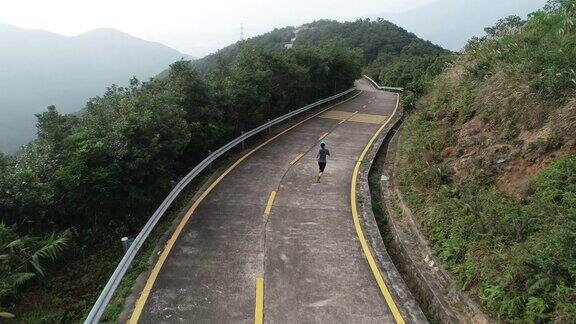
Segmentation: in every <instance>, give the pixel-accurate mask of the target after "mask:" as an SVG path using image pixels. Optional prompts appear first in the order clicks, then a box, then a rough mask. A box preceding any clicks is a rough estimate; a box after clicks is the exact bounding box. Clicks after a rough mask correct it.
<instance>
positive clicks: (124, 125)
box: [0, 44, 361, 302]
mask: <svg viewBox="0 0 576 324" xmlns="http://www.w3.org/2000/svg"><path fill="white" fill-rule="evenodd" d="M360 70H361V54H360V53H358V52H357V51H352V50H347V49H345V48H343V47H342V46H339V45H330V46H326V47H322V48H318V47H301V48H298V49H295V50H290V51H287V50H278V51H263V50H260V49H257V48H255V47H253V46H250V45H249V44H245V45H243V47H242V48H241V49H240V51H239V53H238V57H237V59H236V60H235V61H234V63H233V64H232V65H230V66H225V67H221V68H218V69H216V70H215V71H213V72H212V73H210V74H209V75H208V76H207V77H206V78H200V77H199V76H198V74H197V72H196V71H195V70H194V69H193V68H192V67H191V66H190V65H189V64H188V63H186V62H183V61H181V62H177V63H174V64H173V65H172V66H171V69H170V72H169V73H168V75H167V76H166V77H163V78H157V79H152V80H150V81H148V82H144V83H142V82H140V81H138V80H136V79H132V80H131V82H130V86H128V87H117V86H112V87H110V88H109V89H108V91H107V92H106V93H105V94H104V95H103V96H101V97H96V98H93V99H91V100H90V101H89V102H88V103H87V105H86V108H85V109H84V110H83V111H81V112H80V113H78V114H76V115H62V114H60V113H59V112H58V111H57V109H56V108H55V107H48V109H47V111H45V112H43V113H42V114H38V115H37V118H38V123H37V127H38V139H37V140H35V141H34V142H32V143H30V144H29V145H27V146H26V147H25V148H24V149H23V150H22V151H21V152H19V153H18V154H16V155H15V156H0V171H1V172H0V222H4V223H5V224H11V225H16V226H17V229H18V232H10V231H8V230H3V231H0V248H3V245H4V244H7V243H6V242H10V241H13V240H14V239H15V237H16V236H15V235H34V236H39V237H44V236H46V235H50V233H52V232H54V233H57V232H62V231H66V230H67V229H69V228H74V229H75V230H76V231H77V232H78V236H77V241H78V242H77V243H78V245H79V247H77V248H78V249H80V250H85V249H86V248H88V249H89V246H90V245H91V244H92V243H93V242H97V241H99V240H116V239H118V238H119V237H121V236H124V235H126V234H133V233H136V232H137V230H138V229H139V228H140V227H141V226H142V225H143V223H144V222H145V221H146V220H147V219H148V217H149V216H150V213H151V211H152V210H153V208H154V207H155V206H156V205H157V204H158V203H159V201H160V200H161V199H163V197H164V194H165V193H167V191H168V190H169V189H170V180H172V179H176V178H178V177H180V176H182V175H183V174H184V173H185V172H187V171H188V170H190V169H191V168H192V167H193V166H194V164H195V163H197V162H199V161H200V160H202V159H203V158H205V157H206V155H207V154H208V151H209V150H214V149H216V148H217V147H219V146H220V145H222V144H223V143H224V142H226V141H228V140H230V139H231V138H232V137H234V136H237V135H238V134H240V132H241V131H246V130H250V129H252V128H254V127H255V126H257V125H259V124H262V123H264V122H265V121H266V120H268V119H272V118H274V117H277V116H279V115H282V114H285V113H287V112H288V110H291V109H295V108H299V107H301V106H303V105H305V104H307V103H310V102H313V101H315V100H317V99H320V98H323V97H326V96H329V95H331V94H333V93H334V92H337V91H342V90H344V89H348V88H349V87H350V86H351V85H352V83H353V81H354V80H356V79H357V78H358V77H359V76H360ZM0 224H1V223H0ZM2 226H4V225H2ZM64 233H67V232H64ZM61 235H62V234H59V235H56V234H54V236H52V239H51V238H50V237H48V239H47V241H45V242H48V243H50V242H52V241H51V240H53V239H55V238H56V237H60V236H61ZM66 235H67V234H66ZM66 237H67V236H66ZM40 241H42V240H40ZM38 244H40V243H38ZM38 244H36V245H34V246H35V247H33V248H31V249H28V250H27V251H28V253H30V252H32V251H34V249H36V247H37V246H39V245H38ZM82 245H84V246H85V247H81V246H82ZM0 254H2V253H1V252H0ZM23 257H24V258H25V257H26V256H23ZM72 257H73V256H72ZM76 257H79V256H76ZM10 262H12V261H10ZM20 263H22V262H20ZM31 264H33V265H34V264H35V263H31ZM0 266H1V265H0ZM20 268H21V267H20ZM20 268H19V267H17V268H15V269H16V270H14V271H20V270H18V269H20ZM10 269H12V268H10ZM26 273H27V272H26ZM11 276H12V272H10V271H8V272H4V271H2V272H0V284H4V283H5V282H9V280H11V279H10V278H11ZM19 282H20V281H19ZM10 289H12V288H10ZM9 292H10V293H12V292H13V289H12V290H10V291H9ZM0 302H4V300H3V299H2V296H1V295H0Z"/></svg>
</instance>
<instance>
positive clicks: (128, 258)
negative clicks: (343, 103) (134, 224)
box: [84, 88, 356, 324]
mask: <svg viewBox="0 0 576 324" xmlns="http://www.w3.org/2000/svg"><path fill="white" fill-rule="evenodd" d="M355 89H356V88H351V89H348V90H346V91H344V92H341V93H339V94H336V95H333V96H331V97H328V98H325V99H322V100H319V101H317V102H315V103H312V104H309V105H307V106H305V107H302V108H300V109H298V110H294V111H291V112H289V113H288V114H286V115H283V116H280V117H278V118H276V119H274V120H272V121H269V122H268V123H266V124H263V125H260V126H258V127H256V128H255V129H253V130H251V131H249V132H246V133H244V134H242V135H241V136H239V137H237V138H236V139H234V140H232V141H230V142H229V143H228V144H226V145H224V146H222V147H220V148H219V149H218V150H216V151H215V152H214V153H212V154H210V155H209V156H208V157H207V158H206V159H204V160H203V161H202V162H200V163H198V165H196V167H194V169H192V171H190V172H189V173H188V174H187V175H186V176H184V178H183V179H182V180H180V182H178V184H177V185H176V186H174V188H173V189H172V191H171V192H170V193H169V194H168V196H167V197H166V198H165V199H164V201H162V203H161V204H160V206H159V207H158V209H156V211H155V212H154V214H152V217H150V219H149V220H148V222H147V223H146V225H144V227H143V228H142V230H141V231H140V233H139V234H138V236H136V238H135V239H134V242H133V243H132V245H130V247H129V248H128V250H127V251H126V253H125V254H124V257H123V258H122V260H120V263H118V266H117V267H116V270H114V273H113V274H112V276H111V277H110V279H109V280H108V282H107V283H106V286H104V289H103V290H102V292H101V293H100V296H99V297H98V300H96V303H95V304H94V306H93V307H92V310H90V313H89V314H88V317H87V318H86V320H85V321H84V324H96V323H98V322H99V321H100V318H101V317H102V314H104V311H105V310H106V307H107V306H108V303H109V302H110V300H111V299H112V297H113V296H114V293H115V292H116V289H117V288H118V286H119V285H120V282H121V281H122V279H123V278H124V275H125V274H126V271H128V268H129V267H130V264H131V263H132V261H133V260H134V258H135V257H136V255H137V254H138V252H139V251H140V248H141V247H142V245H143V244H144V242H145V241H146V239H147V238H148V236H149V235H150V232H152V230H153V229H154V227H155V226H156V223H158V221H159V220H160V218H162V216H163V215H164V213H165V212H166V210H167V209H168V208H169V207H170V205H171V204H172V203H173V202H174V200H175V199H176V197H178V195H179V194H180V192H182V190H184V188H185V187H186V186H187V185H188V184H189V183H190V182H191V181H192V180H194V179H195V178H196V176H198V174H200V173H201V172H202V171H204V170H205V169H206V168H209V167H210V165H211V164H212V162H214V161H215V160H216V159H217V158H219V157H220V156H222V155H223V154H224V153H226V152H228V151H229V150H230V149H232V148H234V147H235V146H236V145H238V144H241V143H243V142H244V141H245V140H247V139H249V138H250V137H252V136H254V135H256V134H258V133H260V132H261V131H263V130H266V129H268V128H270V127H271V126H274V125H276V124H278V123H281V122H283V121H285V120H288V119H290V118H292V117H294V116H297V115H299V114H301V113H303V112H306V111H308V110H310V109H312V108H315V107H318V106H320V105H322V104H325V103H327V102H330V101H333V100H336V99H339V98H342V97H344V96H345V95H347V94H349V93H351V92H352V91H354V90H355Z"/></svg>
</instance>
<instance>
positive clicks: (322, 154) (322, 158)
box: [316, 141, 330, 182]
mask: <svg viewBox="0 0 576 324" xmlns="http://www.w3.org/2000/svg"><path fill="white" fill-rule="evenodd" d="M327 156H330V151H328V149H327V148H326V143H324V141H322V142H320V151H318V155H316V158H317V159H318V167H319V168H320V172H319V173H318V182H320V177H322V173H324V168H326V157H327Z"/></svg>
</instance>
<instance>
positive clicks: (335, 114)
mask: <svg viewBox="0 0 576 324" xmlns="http://www.w3.org/2000/svg"><path fill="white" fill-rule="evenodd" d="M320 117H321V118H328V119H337V120H344V121H347V120H350V121H354V122H359V123H368V124H378V125H382V123H383V122H384V121H385V120H386V118H387V117H388V116H383V115H372V114H359V113H358V112H355V113H351V112H348V111H340V110H331V111H328V112H326V113H325V114H322V115H321V116H320Z"/></svg>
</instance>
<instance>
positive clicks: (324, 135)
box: [318, 133, 328, 140]
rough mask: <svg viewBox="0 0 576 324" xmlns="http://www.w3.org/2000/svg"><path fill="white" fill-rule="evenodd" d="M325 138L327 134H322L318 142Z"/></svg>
mask: <svg viewBox="0 0 576 324" xmlns="http://www.w3.org/2000/svg"><path fill="white" fill-rule="evenodd" d="M326 136H328V133H324V134H322V135H320V138H319V139H318V140H323V139H324V138H325V137H326Z"/></svg>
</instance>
